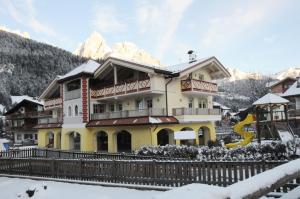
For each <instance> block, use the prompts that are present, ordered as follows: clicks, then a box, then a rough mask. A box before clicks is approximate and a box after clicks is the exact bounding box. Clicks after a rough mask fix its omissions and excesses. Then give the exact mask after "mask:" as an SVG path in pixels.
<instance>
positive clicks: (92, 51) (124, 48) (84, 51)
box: [74, 32, 162, 66]
mask: <svg viewBox="0 0 300 199" xmlns="http://www.w3.org/2000/svg"><path fill="white" fill-rule="evenodd" d="M74 54H76V55H79V56H83V57H88V58H93V59H102V58H105V57H107V56H114V57H119V58H123V59H127V60H131V61H136V62H141V63H145V64H150V65H155V66H162V64H161V62H160V61H159V60H158V59H156V58H154V57H153V56H152V55H150V53H148V52H146V51H145V50H144V49H141V48H139V47H138V46H136V45H135V44H134V43H131V42H119V43H116V44H114V45H113V47H112V48H111V47H109V46H108V45H107V43H106V41H105V39H104V38H103V37H102V36H101V35H100V34H99V33H97V32H93V33H92V34H91V35H90V36H89V37H88V38H87V39H86V40H85V41H84V42H83V43H81V44H80V45H79V47H78V48H77V49H76V50H75V51H74Z"/></svg>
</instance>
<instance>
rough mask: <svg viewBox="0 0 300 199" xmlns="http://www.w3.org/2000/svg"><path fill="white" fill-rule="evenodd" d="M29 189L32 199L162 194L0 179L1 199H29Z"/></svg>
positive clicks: (128, 198)
mask: <svg viewBox="0 0 300 199" xmlns="http://www.w3.org/2000/svg"><path fill="white" fill-rule="evenodd" d="M45 186H46V189H45V188H44V187H45ZM28 189H30V190H35V193H34V195H33V196H32V197H31V199H59V198H65V199H68V198H72V199H120V198H122V199H141V198H142V199H150V198H154V197H155V196H157V195H159V194H161V193H162V192H161V191H143V190H135V189H127V188H112V187H103V186H96V185H80V184H71V183H62V182H52V181H35V180H29V179H19V178H7V177H0V198H1V199H2V198H3V199H4V198H5V199H18V198H20V199H23V198H29V196H28V194H27V193H26V191H27V190H28Z"/></svg>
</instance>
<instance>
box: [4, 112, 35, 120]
mask: <svg viewBox="0 0 300 199" xmlns="http://www.w3.org/2000/svg"><path fill="white" fill-rule="evenodd" d="M39 114H40V112H38V111H32V112H24V113H12V114H9V115H6V116H5V118H6V119H7V120H12V119H23V118H37V117H39Z"/></svg>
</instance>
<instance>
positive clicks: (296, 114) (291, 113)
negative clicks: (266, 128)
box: [288, 109, 300, 118]
mask: <svg viewBox="0 0 300 199" xmlns="http://www.w3.org/2000/svg"><path fill="white" fill-rule="evenodd" d="M288 115H289V117H290V118H296V117H300V109H293V110H289V111H288Z"/></svg>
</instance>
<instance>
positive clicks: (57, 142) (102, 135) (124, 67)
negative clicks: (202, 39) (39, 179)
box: [36, 57, 230, 152]
mask: <svg viewBox="0 0 300 199" xmlns="http://www.w3.org/2000/svg"><path fill="white" fill-rule="evenodd" d="M173 69H180V70H178V71H176V72H174V70H173ZM229 76H230V74H229V73H228V71H227V70H226V69H225V68H224V66H223V65H222V64H221V63H220V62H219V61H218V60H217V59H216V58H215V57H210V58H206V59H199V60H196V59H191V60H190V61H189V62H187V63H183V64H180V65H176V66H173V67H170V68H169V69H162V68H157V67H154V66H150V65H146V64H141V63H137V62H133V61H128V60H124V59H119V58H115V57H107V58H106V59H105V60H103V62H102V63H101V64H100V63H97V62H95V61H93V60H89V61H87V62H86V63H84V64H82V65H80V66H78V67H77V68H75V69H74V70H72V71H70V72H69V73H67V74H65V75H64V76H59V77H57V78H56V79H54V80H53V81H52V82H51V83H50V85H49V86H48V87H47V88H46V90H45V91H44V92H43V93H42V95H41V96H40V99H41V100H44V102H45V103H44V109H45V111H47V112H50V113H51V114H49V115H48V117H45V116H44V117H43V118H41V119H40V121H39V124H38V125H37V126H36V128H37V129H38V145H39V147H47V146H49V142H53V145H52V144H51V145H50V146H53V147H54V148H57V149H63V150H81V151H104V152H129V151H133V150H135V149H137V148H139V147H141V146H147V145H148V146H149V145H166V144H178V145H179V144H186V145H206V144H207V143H208V141H210V140H211V141H214V140H215V139H216V134H215V126H214V123H215V121H218V120H221V113H220V110H219V109H213V101H212V98H213V96H214V95H217V94H218V86H217V84H216V83H214V82H213V81H214V80H217V79H222V78H227V77H229Z"/></svg>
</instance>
